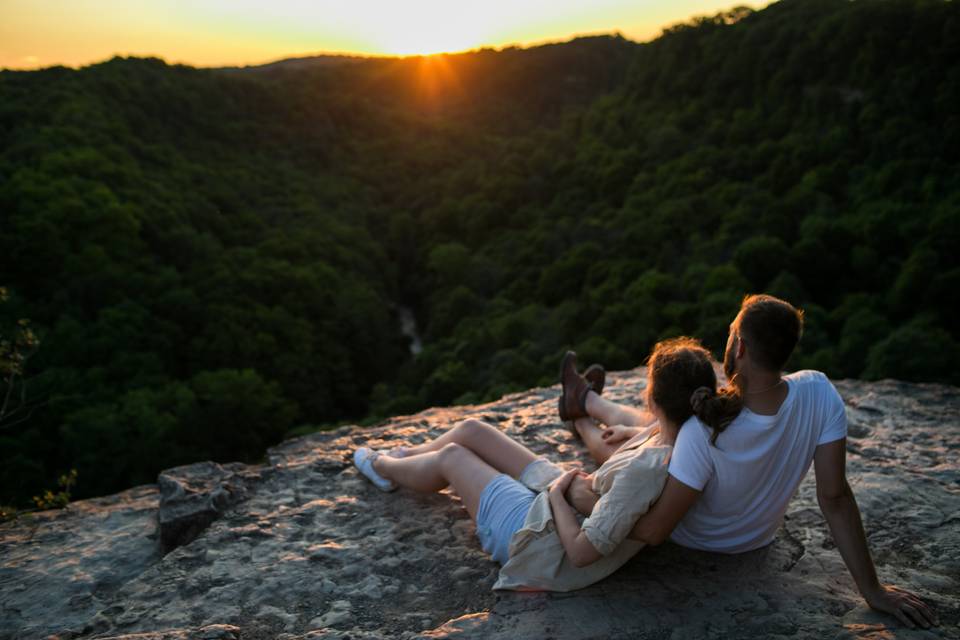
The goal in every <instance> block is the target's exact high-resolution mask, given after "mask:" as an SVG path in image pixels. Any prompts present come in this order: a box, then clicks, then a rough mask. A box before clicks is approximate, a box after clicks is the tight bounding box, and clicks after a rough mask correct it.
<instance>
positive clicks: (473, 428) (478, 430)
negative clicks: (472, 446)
mask: <svg viewBox="0 0 960 640" xmlns="http://www.w3.org/2000/svg"><path fill="white" fill-rule="evenodd" d="M456 428H457V430H458V431H459V432H460V434H461V435H462V437H463V438H464V439H465V440H470V439H471V438H477V437H480V438H482V437H483V436H484V434H486V433H487V432H489V431H490V429H493V428H494V427H492V426H490V425H489V424H487V423H486V422H484V421H482V420H477V419H476V418H467V419H466V420H464V421H463V422H460V423H458V424H457V427H456Z"/></svg>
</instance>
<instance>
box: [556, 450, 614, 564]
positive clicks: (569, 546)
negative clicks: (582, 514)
mask: <svg viewBox="0 0 960 640" xmlns="http://www.w3.org/2000/svg"><path fill="white" fill-rule="evenodd" d="M579 473H581V472H579V471H577V470H575V469H571V470H570V471H568V472H566V473H565V474H563V475H562V476H560V477H559V478H557V479H556V480H555V481H554V482H553V484H552V485H550V508H551V510H552V511H553V522H554V524H556V526H557V535H558V536H559V537H560V542H561V543H562V544H563V550H564V551H566V552H567V557H568V558H569V559H570V562H571V563H573V566H575V567H585V566H587V565H588V564H592V563H594V562H596V561H597V560H599V559H600V558H602V557H603V554H601V553H600V552H599V551H597V548H596V547H594V546H593V543H591V542H590V540H589V539H588V538H587V536H586V534H584V532H583V530H582V529H581V528H580V523H578V522H577V516H576V512H574V510H573V507H571V506H570V504H569V503H568V502H567V501H566V498H565V497H564V494H565V492H566V491H567V488H568V487H569V484H570V482H571V481H572V480H573V478H575V477H578V475H577V474H579Z"/></svg>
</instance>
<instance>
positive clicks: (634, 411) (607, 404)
mask: <svg viewBox="0 0 960 640" xmlns="http://www.w3.org/2000/svg"><path fill="white" fill-rule="evenodd" d="M586 405H587V413H589V414H590V417H591V418H593V419H595V420H597V421H599V422H602V423H603V424H606V425H610V426H613V425H615V424H622V425H624V426H627V427H646V426H648V425H650V424H653V422H654V421H655V420H656V418H655V417H654V416H653V414H652V413H650V412H649V411H647V410H645V409H639V408H637V407H630V406H627V405H625V404H619V403H616V402H612V401H610V400H607V399H606V398H604V397H602V396H599V395H597V394H596V393H594V392H593V391H592V390H591V391H588V392H587V402H586Z"/></svg>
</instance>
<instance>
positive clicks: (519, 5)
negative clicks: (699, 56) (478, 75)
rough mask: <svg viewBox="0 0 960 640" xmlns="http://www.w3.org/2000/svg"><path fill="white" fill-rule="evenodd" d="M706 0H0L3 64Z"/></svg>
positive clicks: (363, 36)
mask: <svg viewBox="0 0 960 640" xmlns="http://www.w3.org/2000/svg"><path fill="white" fill-rule="evenodd" d="M736 4H738V3H737V2H735V1H730V0H728V1H727V2H717V1H715V0H672V1H651V0H632V1H630V0H481V1H478V0H469V1H465V0H0V67H7V68H14V69H30V68H37V67H44V66H50V65H54V64H64V65H70V66H79V65H84V64H90V63H93V62H99V61H101V60H104V59H107V58H110V57H111V56H113V55H136V56H149V55H152V56H159V57H162V58H164V59H166V60H168V61H169V62H184V63H187V64H192V65H196V66H221V65H243V64H261V63H264V62H269V61H272V60H277V59H280V58H286V57H293V56H303V55H315V54H319V53H354V54H358V55H411V54H431V53H438V52H443V51H446V52H459V51H465V50H469V49H476V48H480V47H503V46H507V45H514V44H516V45H521V46H527V45H530V44H536V43H541V42H546V41H558V40H567V39H569V38H571V37H573V36H575V35H583V34H590V33H612V32H615V31H619V32H620V33H622V34H623V35H624V36H625V37H627V38H630V39H633V40H637V41H643V40H649V39H651V38H653V37H655V36H656V35H657V34H658V33H659V32H660V30H661V28H663V27H664V26H668V25H670V24H673V23H675V22H679V21H682V20H686V19H688V18H689V17H690V16H692V15H704V14H714V13H717V12H719V11H723V10H726V9H729V8H730V7H733V6H735V5H736Z"/></svg>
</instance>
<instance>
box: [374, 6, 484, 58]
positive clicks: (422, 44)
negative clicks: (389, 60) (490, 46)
mask: <svg viewBox="0 0 960 640" xmlns="http://www.w3.org/2000/svg"><path fill="white" fill-rule="evenodd" d="M381 7H382V8H381V9H380V12H381V15H379V16H378V19H377V20H376V21H371V23H368V25H367V26H368V29H370V30H371V31H372V32H369V33H368V38H369V40H370V41H371V43H372V44H373V45H374V46H375V47H376V48H377V49H379V50H380V51H381V52H383V53H385V54H392V55H430V54H434V53H456V52H460V51H466V50H468V49H473V48H477V47H480V46H481V45H482V44H483V43H484V42H485V41H486V40H488V39H489V37H490V35H491V33H490V32H491V23H490V22H491V18H490V16H489V15H484V14H482V13H480V12H478V11H475V10H473V11H471V10H469V9H467V10H465V7H464V5H463V4H461V3H455V2H429V1H428V2H423V1H422V0H421V2H414V3H403V2H392V3H384V4H383V5H381ZM468 7H469V5H468Z"/></svg>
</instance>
